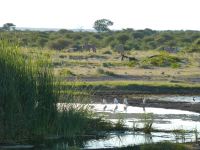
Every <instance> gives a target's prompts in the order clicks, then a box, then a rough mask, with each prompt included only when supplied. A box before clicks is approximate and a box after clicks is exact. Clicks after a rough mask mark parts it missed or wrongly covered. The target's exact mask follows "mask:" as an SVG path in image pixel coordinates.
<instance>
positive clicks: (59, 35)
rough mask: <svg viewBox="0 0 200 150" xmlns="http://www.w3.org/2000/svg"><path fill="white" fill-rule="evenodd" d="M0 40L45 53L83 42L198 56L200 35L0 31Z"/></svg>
mask: <svg viewBox="0 0 200 150" xmlns="http://www.w3.org/2000/svg"><path fill="white" fill-rule="evenodd" d="M0 37H7V38H8V39H9V40H11V41H16V40H17V41H16V42H18V43H19V45H20V46H22V47H41V48H49V49H56V50H61V49H68V48H71V47H73V48H77V49H79V48H80V46H81V45H83V44H84V43H85V42H88V43H91V44H95V45H96V46H97V48H98V49H100V48H105V47H111V48H112V49H113V50H115V47H116V45H119V44H123V45H124V48H125V50H127V51H129V50H153V49H160V50H162V49H163V48H166V47H170V48H175V49H177V50H183V51H189V52H199V51H200V48H199V47H200V31H192V30H187V31H183V30H180V31H155V30H151V29H145V30H134V29H124V30H120V31H110V32H100V33H97V32H87V31H84V32H81V31H80V32H74V31H70V30H66V29H61V30H59V31H44V32H40V31H18V30H13V31H12V30H11V31H5V30H0Z"/></svg>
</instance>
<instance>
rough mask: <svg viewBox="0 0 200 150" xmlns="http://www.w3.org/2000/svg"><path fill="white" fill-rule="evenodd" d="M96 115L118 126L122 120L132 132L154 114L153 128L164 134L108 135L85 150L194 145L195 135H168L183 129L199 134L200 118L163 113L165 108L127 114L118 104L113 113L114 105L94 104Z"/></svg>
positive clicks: (184, 113) (176, 112) (185, 113)
mask: <svg viewBox="0 0 200 150" xmlns="http://www.w3.org/2000/svg"><path fill="white" fill-rule="evenodd" d="M92 105H93V109H94V111H96V112H98V113H103V114H104V115H105V117H106V118H107V119H108V120H110V121H112V122H117V121H118V120H119V119H123V121H124V124H125V125H126V126H127V127H129V128H133V126H137V127H138V128H142V127H143V126H144V122H143V121H142V118H141V114H143V113H151V114H153V122H154V123H153V128H154V129H157V130H161V131H162V132H161V131H160V132H152V133H151V134H144V133H141V132H124V133H120V132H119V133H117V132H115V133H109V134H108V135H107V138H106V139H99V140H90V141H87V142H86V144H85V148H88V149H90V148H91V149H95V148H108V147H109V148H110V147H124V146H128V145H138V144H143V143H152V142H160V141H171V142H191V141H195V134H194V133H188V132H187V133H171V132H170V133H168V132H166V131H171V130H176V129H183V130H185V131H194V130H197V131H198V132H200V122H199V121H200V114H198V113H194V112H190V111H182V110H175V109H163V108H151V107H148V108H145V109H144V108H141V107H132V106H128V108H127V110H126V111H125V110H124V105H122V104H118V109H117V110H116V111H114V108H115V107H116V105H115V104H106V106H107V107H106V109H105V110H104V107H105V105H103V104H92Z"/></svg>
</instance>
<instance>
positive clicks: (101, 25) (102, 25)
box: [93, 19, 114, 32]
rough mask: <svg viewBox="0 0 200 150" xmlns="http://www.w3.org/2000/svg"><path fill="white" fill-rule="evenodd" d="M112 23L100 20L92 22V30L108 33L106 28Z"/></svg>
mask: <svg viewBox="0 0 200 150" xmlns="http://www.w3.org/2000/svg"><path fill="white" fill-rule="evenodd" d="M113 24H114V23H113V22H112V21H110V20H108V19H100V20H96V21H95V22H94V26H93V28H94V29H95V30H97V31H98V32H106V31H110V29H109V28H108V26H112V25H113Z"/></svg>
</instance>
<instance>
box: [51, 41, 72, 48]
mask: <svg viewBox="0 0 200 150" xmlns="http://www.w3.org/2000/svg"><path fill="white" fill-rule="evenodd" d="M70 44H71V42H70V41H68V40H64V39H58V40H55V41H51V42H49V43H48V47H49V49H55V50H62V49H64V48H67V47H68V46H69V45H70Z"/></svg>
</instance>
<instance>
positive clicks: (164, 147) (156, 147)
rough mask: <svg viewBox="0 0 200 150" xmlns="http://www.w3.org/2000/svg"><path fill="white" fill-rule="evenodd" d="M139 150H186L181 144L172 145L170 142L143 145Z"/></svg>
mask: <svg viewBox="0 0 200 150" xmlns="http://www.w3.org/2000/svg"><path fill="white" fill-rule="evenodd" d="M140 149H141V150H188V148H187V147H186V146H184V145H182V144H177V143H176V144H174V143H170V142H160V143H156V144H145V145H142V146H141V147H140Z"/></svg>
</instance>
